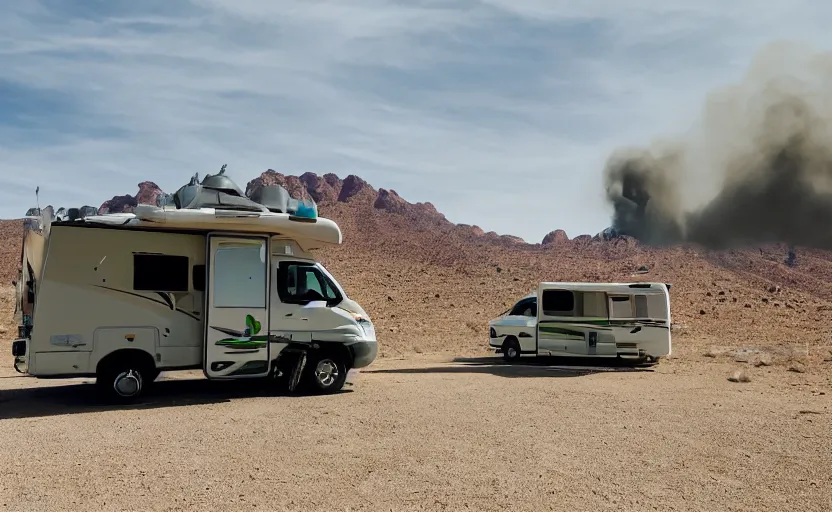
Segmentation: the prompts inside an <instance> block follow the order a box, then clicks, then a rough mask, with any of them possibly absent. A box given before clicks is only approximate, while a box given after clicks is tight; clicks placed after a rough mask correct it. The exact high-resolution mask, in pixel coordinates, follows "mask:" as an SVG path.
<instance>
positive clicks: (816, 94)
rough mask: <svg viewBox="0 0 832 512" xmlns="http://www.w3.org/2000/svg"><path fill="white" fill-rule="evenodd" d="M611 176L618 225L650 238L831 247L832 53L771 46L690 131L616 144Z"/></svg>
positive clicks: (717, 95) (714, 98) (711, 101)
mask: <svg viewBox="0 0 832 512" xmlns="http://www.w3.org/2000/svg"><path fill="white" fill-rule="evenodd" d="M604 180H605V187H606V194H607V200H608V201H610V203H612V205H613V208H614V216H613V227H614V228H616V229H617V230H618V231H619V232H620V233H621V234H626V235H631V236H633V237H635V238H637V239H639V240H642V241H644V242H647V243H652V244H674V243H680V242H686V241H687V242H693V243H697V244H701V245H703V246H706V247H709V248H713V249H723V248H728V247H738V246H744V245H751V244H765V243H773V242H781V243H787V244H789V245H794V246H804V247H815V248H821V249H832V53H813V52H810V51H807V50H805V49H803V48H800V47H798V46H797V45H793V44H790V43H778V44H773V45H770V46H767V47H766V48H764V49H763V50H762V51H761V52H760V53H759V54H758V55H757V57H756V58H755V60H754V62H753V63H752V65H751V67H750V68H749V70H748V72H747V74H746V76H745V77H744V79H743V81H742V82H741V83H740V84H737V85H734V86H731V87H727V88H725V89H723V90H720V91H716V92H714V93H711V94H710V95H709V96H708V99H707V101H706V104H705V108H704V112H703V116H702V119H701V120H700V122H699V124H698V125H697V126H696V127H695V129H694V130H693V131H692V132H691V133H690V134H689V135H687V136H685V137H683V138H679V139H678V140H675V141H672V142H670V143H665V144H664V145H659V144H654V145H653V147H651V148H649V149H646V148H645V149H626V150H620V151H616V152H615V153H614V154H613V155H611V156H610V157H609V159H608V161H607V166H606V169H605V172H604ZM708 186H710V187H711V188H713V189H714V190H713V191H711V193H710V194H707V193H706V191H704V190H703V187H708ZM703 200H704V201H703Z"/></svg>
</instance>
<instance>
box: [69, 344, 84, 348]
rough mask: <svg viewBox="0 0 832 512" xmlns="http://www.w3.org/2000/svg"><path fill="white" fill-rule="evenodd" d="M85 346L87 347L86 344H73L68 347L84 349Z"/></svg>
mask: <svg viewBox="0 0 832 512" xmlns="http://www.w3.org/2000/svg"><path fill="white" fill-rule="evenodd" d="M86 345H87V344H86V343H73V344H72V345H70V347H72V348H78V347H85V346H86Z"/></svg>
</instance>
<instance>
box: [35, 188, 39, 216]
mask: <svg viewBox="0 0 832 512" xmlns="http://www.w3.org/2000/svg"><path fill="white" fill-rule="evenodd" d="M35 204H36V205H37V206H38V212H40V185H38V186H37V188H35Z"/></svg>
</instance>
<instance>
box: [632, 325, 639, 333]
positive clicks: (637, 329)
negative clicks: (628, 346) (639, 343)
mask: <svg viewBox="0 0 832 512" xmlns="http://www.w3.org/2000/svg"><path fill="white" fill-rule="evenodd" d="M640 330H641V326H640V325H639V326H638V327H636V328H634V329H633V330H632V331H630V334H635V333H637V332H639V331H640Z"/></svg>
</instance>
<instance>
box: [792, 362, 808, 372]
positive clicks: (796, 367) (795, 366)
mask: <svg viewBox="0 0 832 512" xmlns="http://www.w3.org/2000/svg"><path fill="white" fill-rule="evenodd" d="M789 371H790V372H794V373H806V368H805V367H804V366H803V365H802V364H800V363H792V364H791V366H789Z"/></svg>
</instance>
